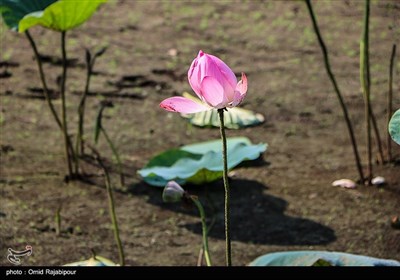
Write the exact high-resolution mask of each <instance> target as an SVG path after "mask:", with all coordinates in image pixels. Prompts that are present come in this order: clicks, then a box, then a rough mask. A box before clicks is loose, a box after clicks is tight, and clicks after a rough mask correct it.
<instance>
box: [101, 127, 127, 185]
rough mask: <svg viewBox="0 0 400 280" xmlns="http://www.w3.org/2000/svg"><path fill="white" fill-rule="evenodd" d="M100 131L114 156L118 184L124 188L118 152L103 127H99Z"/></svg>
mask: <svg viewBox="0 0 400 280" xmlns="http://www.w3.org/2000/svg"><path fill="white" fill-rule="evenodd" d="M100 129H101V131H102V132H103V134H104V137H105V138H106V141H107V143H108V145H109V146H110V148H111V150H112V153H113V154H114V156H115V159H116V160H117V163H118V171H119V179H120V184H121V187H123V186H125V177H124V173H123V172H122V163H121V159H120V157H119V154H118V151H117V149H116V148H115V146H114V144H113V142H112V141H111V138H110V137H109V136H108V133H107V132H106V130H105V129H104V128H103V127H100Z"/></svg>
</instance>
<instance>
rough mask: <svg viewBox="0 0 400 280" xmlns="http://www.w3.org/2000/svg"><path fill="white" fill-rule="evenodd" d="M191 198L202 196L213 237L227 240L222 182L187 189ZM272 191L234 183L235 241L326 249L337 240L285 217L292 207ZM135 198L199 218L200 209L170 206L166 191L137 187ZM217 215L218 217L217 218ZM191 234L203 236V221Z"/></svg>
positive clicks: (302, 220) (189, 226) (320, 228)
mask: <svg viewBox="0 0 400 280" xmlns="http://www.w3.org/2000/svg"><path fill="white" fill-rule="evenodd" d="M185 189H186V190H188V191H189V192H190V193H191V194H195V195H198V196H199V198H200V200H201V201H202V203H203V205H204V206H205V211H206V215H207V217H208V219H209V220H210V221H211V220H212V217H214V219H215V224H214V226H213V227H212V230H211V231H210V234H209V236H210V237H213V238H218V239H224V238H225V232H224V191H223V185H222V182H221V181H218V182H216V183H212V184H209V185H208V186H207V187H204V186H193V185H192V186H191V185H189V186H185ZM267 190H268V187H266V186H265V185H263V184H261V183H259V182H257V181H250V180H242V179H236V180H232V181H231V210H232V211H231V235H232V240H234V241H241V242H247V243H253V244H270V245H322V244H328V243H330V242H333V241H335V240H336V236H335V232H334V231H333V230H332V229H331V228H329V227H327V226H324V225H322V224H320V223H317V222H314V221H312V220H309V219H305V218H299V217H291V216H288V215H286V214H285V210H286V208H287V205H288V203H287V202H286V201H285V200H283V199H281V198H279V197H276V196H273V195H269V194H266V191H267ZM131 192H132V194H134V195H146V196H147V197H148V200H147V202H148V203H150V204H153V205H157V206H159V207H161V208H165V209H169V210H171V211H175V212H179V213H184V214H187V215H197V210H196V209H185V208H184V207H182V205H180V204H166V203H163V201H162V199H161V194H162V188H155V187H151V186H147V185H145V184H144V183H140V184H137V185H135V186H133V188H132V189H131ZM213 213H214V214H213ZM182 226H183V227H185V228H187V229H188V230H190V231H192V232H194V233H196V234H201V224H200V221H199V222H198V223H194V224H191V223H189V224H184V225H182Z"/></svg>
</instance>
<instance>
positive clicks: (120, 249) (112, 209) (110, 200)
mask: <svg viewBox="0 0 400 280" xmlns="http://www.w3.org/2000/svg"><path fill="white" fill-rule="evenodd" d="M90 148H91V149H92V151H93V152H94V153H95V154H96V158H97V161H98V163H99V165H100V166H101V168H102V169H103V171H104V176H105V179H106V180H105V183H106V188H107V195H108V204H109V208H110V215H111V222H112V225H113V228H114V238H115V242H116V243H117V247H118V255H119V262H120V265H121V266H124V265H125V255H124V249H123V247H122V242H121V238H120V237H119V227H118V220H117V214H116V213H115V203H114V195H113V191H112V187H111V180H110V175H109V174H108V171H107V168H106V167H105V165H104V163H103V161H102V160H101V158H100V154H99V153H98V152H97V151H96V150H95V149H94V148H92V147H90Z"/></svg>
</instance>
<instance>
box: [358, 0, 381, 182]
mask: <svg viewBox="0 0 400 280" xmlns="http://www.w3.org/2000/svg"><path fill="white" fill-rule="evenodd" d="M369 14H370V2H369V0H365V11H364V27H363V35H362V39H361V41H360V81H361V86H362V89H363V95H364V111H365V124H366V125H365V130H366V143H367V178H365V179H366V182H365V183H366V184H368V185H370V184H371V180H372V177H373V170H372V143H371V123H372V127H373V129H374V133H375V140H376V143H377V147H378V151H379V153H378V154H379V161H380V162H381V163H383V162H384V157H383V149H382V142H381V137H380V134H379V130H378V126H377V123H376V118H375V115H374V112H373V110H372V105H371V75H370V64H369Z"/></svg>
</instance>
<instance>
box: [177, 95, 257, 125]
mask: <svg viewBox="0 0 400 280" xmlns="http://www.w3.org/2000/svg"><path fill="white" fill-rule="evenodd" d="M183 96H184V97H186V98H188V99H191V100H193V101H195V102H199V99H197V98H195V97H193V96H192V95H191V94H189V93H187V92H184V93H183ZM181 116H182V117H183V118H185V119H188V120H189V122H190V123H191V124H193V125H196V126H200V127H219V125H220V122H219V115H218V111H217V110H209V111H203V112H199V113H194V114H181ZM263 122H264V116H263V115H261V114H258V113H254V112H253V111H250V110H246V109H242V108H239V107H233V108H229V109H228V110H227V111H224V124H225V127H226V128H229V129H239V128H243V127H248V126H255V125H258V124H261V123H263Z"/></svg>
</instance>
